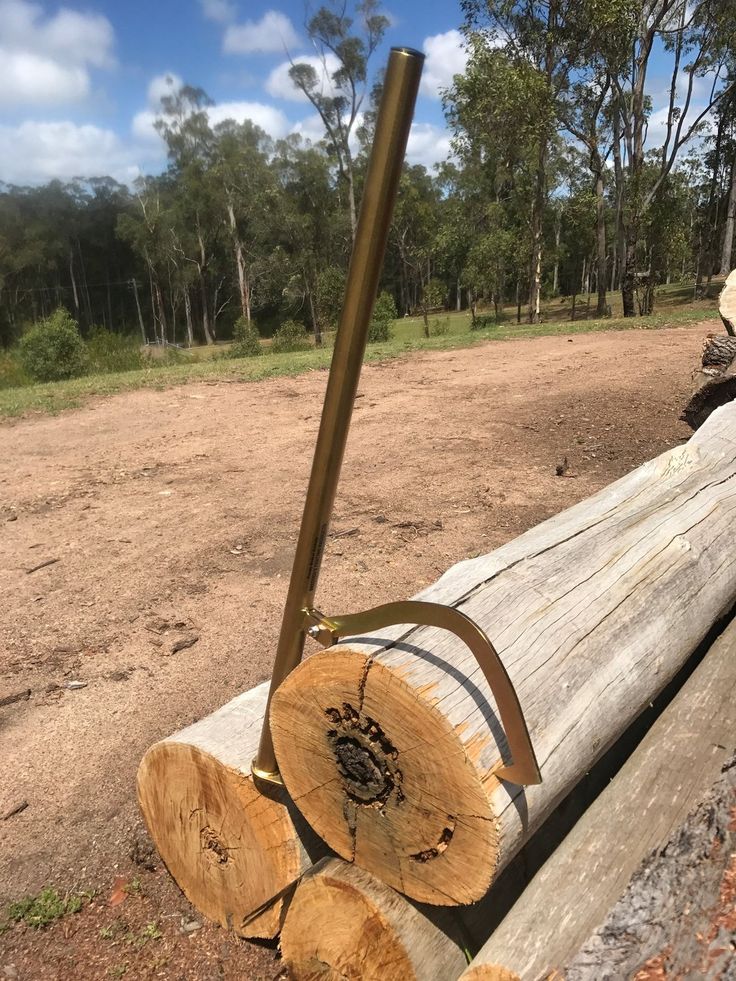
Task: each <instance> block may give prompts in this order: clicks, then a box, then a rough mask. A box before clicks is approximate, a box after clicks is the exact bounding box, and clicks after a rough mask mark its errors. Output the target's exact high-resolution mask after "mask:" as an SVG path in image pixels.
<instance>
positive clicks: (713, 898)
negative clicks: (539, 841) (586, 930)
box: [564, 739, 736, 981]
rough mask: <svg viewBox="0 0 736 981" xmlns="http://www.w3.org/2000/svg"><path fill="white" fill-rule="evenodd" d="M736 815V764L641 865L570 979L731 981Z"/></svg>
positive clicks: (574, 963) (735, 934)
mask: <svg viewBox="0 0 736 981" xmlns="http://www.w3.org/2000/svg"><path fill="white" fill-rule="evenodd" d="M731 748H733V739H732V740H731ZM735 814H736V758H733V759H731V760H730V761H729V762H728V763H727V764H726V765H725V772H724V776H723V777H722V778H721V779H720V780H719V781H718V783H717V784H716V785H715V787H714V788H713V790H712V792H711V793H710V794H708V795H707V797H706V798H705V800H704V801H703V802H702V803H701V805H700V806H699V807H698V808H697V809H696V810H695V811H694V812H693V813H692V814H690V815H689V817H688V818H687V820H686V821H685V822H684V824H683V825H682V827H681V828H680V829H679V830H678V831H677V832H676V833H675V834H674V835H672V837H671V838H670V839H669V841H668V842H667V843H666V844H665V845H664V846H663V847H661V848H657V849H655V850H654V851H653V852H652V854H651V855H650V856H649V857H648V859H647V861H645V862H644V863H643V864H642V866H641V867H640V869H639V870H638V871H637V873H636V874H635V875H634V877H633V878H632V880H631V882H630V884H629V887H628V889H627V890H626V893H625V894H624V895H623V896H622V897H621V899H620V901H619V902H618V903H617V905H616V906H615V907H614V909H613V910H612V911H611V914H610V916H609V917H608V918H607V920H606V921H605V923H604V924H603V925H602V926H601V927H600V928H599V929H598V930H597V931H596V932H595V934H593V936H592V937H591V938H590V939H589V940H588V942H587V943H585V944H584V945H583V947H582V948H581V950H580V952H579V953H578V954H577V955H576V956H575V957H574V958H572V960H571V961H570V962H569V963H568V964H567V965H566V966H565V969H564V977H565V978H566V979H568V981H617V979H618V978H639V979H642V981H643V979H645V978H723V979H726V978H733V976H734V974H733V971H734V954H733V951H734V941H735V940H736V910H735V907H734V896H735V894H736V821H735V820H734V815H735Z"/></svg>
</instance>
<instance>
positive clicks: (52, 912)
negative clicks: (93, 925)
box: [6, 888, 92, 930]
mask: <svg viewBox="0 0 736 981" xmlns="http://www.w3.org/2000/svg"><path fill="white" fill-rule="evenodd" d="M91 898H92V897H91V894H90V893H87V892H81V893H66V894H65V895H64V896H62V895H61V893H59V892H57V890H56V889H51V888H49V889H43V890H42V891H41V892H40V893H39V894H38V895H37V896H27V897H26V898H25V899H20V900H18V902H15V903H10V904H9V905H8V907H7V909H6V915H7V923H20V922H23V923H25V924H26V926H29V927H33V928H34V929H36V930H40V929H41V928H43V927H46V926H48V925H49V923H53V922H54V920H59V919H61V917H62V916H66V915H67V914H69V913H78V912H79V911H80V910H81V909H82V907H83V906H84V905H85V903H87V902H89V900H90V899H91ZM6 925H7V924H6Z"/></svg>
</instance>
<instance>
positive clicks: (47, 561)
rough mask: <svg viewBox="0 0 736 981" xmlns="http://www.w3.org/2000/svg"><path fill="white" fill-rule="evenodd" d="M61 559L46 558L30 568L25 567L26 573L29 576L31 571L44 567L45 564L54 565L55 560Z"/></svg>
mask: <svg viewBox="0 0 736 981" xmlns="http://www.w3.org/2000/svg"><path fill="white" fill-rule="evenodd" d="M60 561H61V559H46V561H45V562H40V563H39V564H38V565H34V566H33V568H32V569H26V575H27V576H30V574H31V573H32V572H38V570H39V569H45V568H46V566H47V565H54V563H55V562H60Z"/></svg>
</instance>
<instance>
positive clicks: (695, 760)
mask: <svg viewBox="0 0 736 981" xmlns="http://www.w3.org/2000/svg"><path fill="white" fill-rule="evenodd" d="M734 696H736V622H734V621H733V620H732V621H731V622H730V624H729V625H728V626H727V627H726V629H725V630H724V632H723V633H722V634H721V636H720V637H719V638H718V639H717V640H716V642H715V643H714V644H713V646H712V647H711V648H710V650H709V652H708V653H707V654H706V655H705V657H704V658H703V660H702V661H701V663H700V664H699V665H698V667H697V668H696V669H695V671H694V672H693V673H692V674H691V676H690V677H689V678H688V679H687V681H685V683H684V685H683V686H682V688H681V689H680V691H679V692H678V693H677V694H676V695H675V697H674V698H673V699H672V701H671V702H670V703H669V705H668V706H667V707H666V708H665V709H664V711H663V712H662V714H661V715H660V716H659V717H658V718H657V719H656V721H655V722H654V724H653V725H652V726H651V728H650V729H649V731H648V732H647V733H646V735H645V736H644V738H643V739H642V740H641V742H640V743H639V744H638V746H636V748H635V749H634V751H633V753H632V754H631V755H630V756H629V758H628V759H627V760H626V762H625V763H624V765H623V766H622V767H621V769H620V770H619V771H618V773H617V774H616V775H615V776H614V778H613V780H611V781H610V782H609V783H608V784H607V785H605V786H604V789H603V790H602V792H601V793H600V795H599V796H598V797H597V798H596V799H595V800H594V802H593V803H592V804H591V805H590V807H588V809H587V810H585V811H584V812H583V814H582V816H581V817H580V819H579V820H578V821H577V823H575V825H574V826H573V828H572V830H571V831H570V833H569V834H568V835H567V836H566V837H565V838H564V839H563V841H562V842H561V844H560V845H559V846H558V847H557V849H556V850H555V851H554V852H553V853H552V855H551V856H550V858H549V859H548V860H547V861H546V862H545V864H544V865H543V866H542V867H541V869H540V870H539V871H538V872H537V874H536V875H535V876H534V878H533V879H532V881H531V882H530V883H529V885H528V886H527V887H526V889H525V890H524V892H523V893H522V894H521V896H520V897H519V899H518V900H517V901H516V903H515V904H514V905H513V906H512V908H511V910H510V911H509V912H508V914H507V915H506V917H505V918H504V919H503V920H502V922H501V924H500V926H498V928H497V929H496V930H495V931H494V932H493V934H492V935H491V937H490V939H489V940H488V941H487V942H486V943H485V945H484V946H483V947H482V949H481V950H480V952H479V953H478V954H477V955H476V957H475V958H474V960H473V962H472V964H471V966H470V967H469V968H468V970H467V971H466V972H465V974H463V975H462V981H481V979H496V978H498V972H499V970H505V971H507V972H513V973H514V975H516V976H518V977H520V978H541V977H544V978H547V977H561V976H562V975H561V974H558V973H556V972H558V971H561V969H562V968H563V967H564V965H565V964H566V963H567V962H568V961H569V960H570V959H571V958H573V957H574V955H575V954H576V953H577V951H578V950H579V949H580V947H581V945H582V944H583V943H584V942H585V941H586V939H587V938H588V937H589V936H590V934H591V933H592V932H593V931H594V930H595V929H596V928H597V927H598V926H599V925H600V924H601V923H602V922H603V921H604V920H605V919H606V916H607V915H608V913H609V912H610V910H611V909H612V907H614V906H615V904H616V903H617V901H618V900H619V898H620V897H621V895H622V894H623V893H624V891H625V890H626V886H627V884H628V882H629V879H630V878H631V876H632V875H633V873H634V872H635V871H636V869H637V868H638V866H639V864H640V863H641V862H642V861H643V860H644V858H646V856H647V855H648V854H649V853H650V852H651V851H652V849H660V848H661V847H662V845H664V844H665V842H666V841H667V839H668V838H669V837H670V836H671V834H672V832H673V831H675V830H676V829H677V828H678V827H679V825H680V823H681V822H682V819H683V816H684V815H685V814H687V813H688V811H690V810H691V808H694V807H695V806H696V805H697V804H698V803H699V802H700V801H701V800H702V798H703V797H704V795H705V794H706V793H707V792H708V791H709V790H710V788H711V786H712V785H713V783H714V781H715V780H717V779H718V776H719V774H720V771H721V767H722V765H723V764H724V763H725V762H726V760H727V759H728V757H729V756H730V754H731V752H732V751H733V745H734V733H735V732H736V698H735V697H734ZM541 834H544V831H542V832H541ZM492 892H493V891H492ZM581 897H585V899H584V901H582V900H581ZM617 976H618V977H624V976H626V977H629V976H630V975H628V974H626V975H624V974H620V975H617Z"/></svg>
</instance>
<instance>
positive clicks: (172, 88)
mask: <svg viewBox="0 0 736 981" xmlns="http://www.w3.org/2000/svg"><path fill="white" fill-rule="evenodd" d="M183 84H184V82H183V80H182V78H181V76H179V75H177V74H176V72H164V74H163V75H156V76H155V77H154V78H152V79H151V81H150V83H149V86H148V101H149V103H150V104H151V105H152V106H154V107H155V108H158V107H159V106H160V104H161V100H162V99H163V98H164V96H167V95H171V94H172V93H174V92H178V91H179V89H180V88H181V87H182V85H183Z"/></svg>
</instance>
